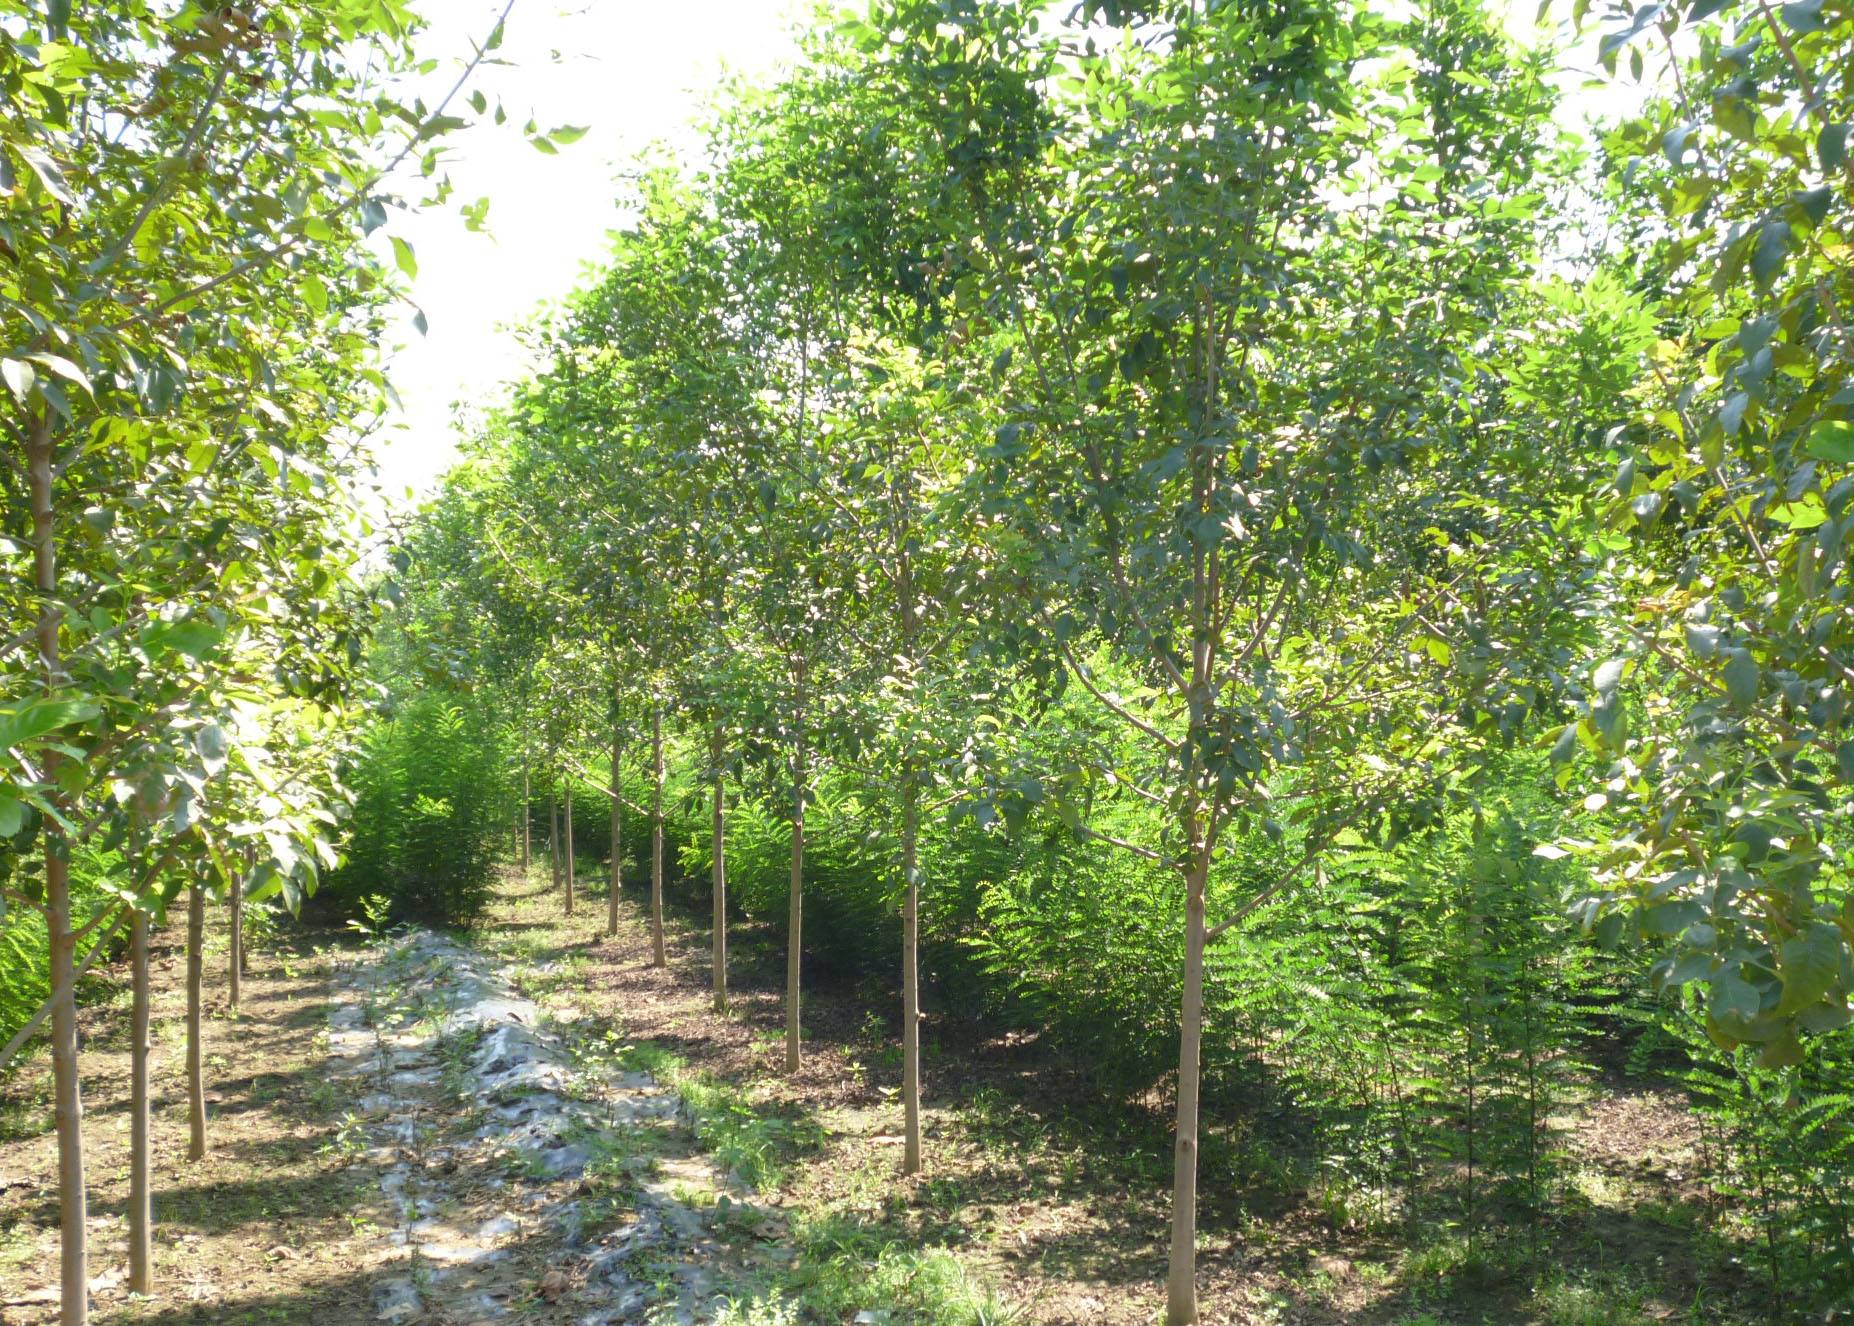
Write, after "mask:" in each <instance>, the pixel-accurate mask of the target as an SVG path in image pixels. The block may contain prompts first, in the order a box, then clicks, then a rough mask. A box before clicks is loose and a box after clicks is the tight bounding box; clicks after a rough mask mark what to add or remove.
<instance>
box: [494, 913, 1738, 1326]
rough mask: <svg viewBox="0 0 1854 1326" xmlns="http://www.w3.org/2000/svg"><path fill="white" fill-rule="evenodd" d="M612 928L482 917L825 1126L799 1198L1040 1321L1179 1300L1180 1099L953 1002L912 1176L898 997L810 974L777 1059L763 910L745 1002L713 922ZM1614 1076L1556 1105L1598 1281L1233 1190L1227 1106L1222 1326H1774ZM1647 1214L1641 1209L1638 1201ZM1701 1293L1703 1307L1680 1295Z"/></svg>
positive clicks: (644, 1031)
mask: <svg viewBox="0 0 1854 1326" xmlns="http://www.w3.org/2000/svg"><path fill="white" fill-rule="evenodd" d="M625 902H626V905H625V907H624V908H623V910H622V914H621V922H620V928H619V933H618V934H617V936H616V937H613V938H607V937H605V936H604V934H603V927H604V918H605V911H604V907H603V905H602V900H594V899H589V900H587V903H586V905H582V907H581V908H580V911H579V915H578V916H576V917H574V918H571V919H569V918H566V917H565V916H563V915H562V914H561V906H560V900H559V897H558V895H555V894H552V893H550V892H548V891H547V890H545V889H543V888H541V887H540V886H539V885H538V884H537V885H535V886H531V887H529V888H526V889H521V890H514V889H510V890H505V891H504V893H503V894H502V896H501V897H500V898H499V900H498V902H497V904H496V907H495V909H494V912H493V914H492V916H491V917H490V918H489V919H488V920H487V921H486V922H485V923H484V928H485V930H486V931H487V932H488V933H489V934H490V935H491V936H492V937H493V939H494V941H495V942H497V943H500V944H503V945H511V944H512V945H514V946H516V947H517V948H518V949H521V950H523V951H525V952H527V953H529V954H530V955H532V956H533V957H534V958H535V959H536V960H543V961H550V962H554V963H556V964H559V965H560V966H561V968H562V974H561V980H562V981H563V982H570V984H571V986H572V988H573V989H574V990H575V992H576V993H575V994H574V995H573V996H572V997H573V998H574V1000H575V1001H576V1002H577V1003H579V1004H580V1005H582V1006H583V1007H585V1008H586V1009H587V1011H588V1012H590V1013H592V1014H594V1015H595V1016H596V1017H600V1018H604V1019H606V1020H608V1021H610V1022H611V1023H612V1024H613V1025H614V1026H616V1027H618V1028H619V1029H620V1030H621V1031H622V1033H623V1035H624V1036H625V1038H627V1039H629V1040H632V1041H640V1042H649V1043H652V1044H655V1045H658V1046H661V1047H664V1048H667V1049H670V1050H672V1051H674V1052H675V1053H676V1054H678V1055H680V1056H682V1057H683V1058H685V1059H686V1060H688V1061H689V1062H690V1063H691V1065H693V1066H695V1067H697V1068H701V1069H705V1070H707V1071H710V1072H713V1073H715V1074H717V1075H719V1076H721V1077H723V1078H725V1079H727V1080H729V1081H732V1082H735V1083H738V1084H741V1085H742V1086H743V1087H745V1088H747V1089H748V1090H749V1092H750V1093H751V1095H752V1098H753V1099H754V1101H755V1104H756V1106H757V1107H759V1108H760V1109H762V1110H764V1111H767V1112H769V1113H773V1114H777V1115H780V1116H783V1117H785V1118H787V1119H789V1120H791V1121H792V1122H793V1124H794V1126H795V1128H794V1131H795V1135H798V1136H805V1137H809V1138H811V1139H812V1146H811V1148H810V1149H809V1151H808V1153H807V1154H806V1155H805V1156H804V1158H803V1160H802V1163H799V1164H796V1165H794V1166H793V1167H792V1173H791V1177H790V1178H789V1179H788V1181H787V1183H786V1184H785V1188H784V1192H783V1193H782V1197H783V1200H784V1201H785V1202H786V1203H787V1204H788V1205H790V1206H792V1207H794V1208H798V1209H809V1210H813V1211H828V1212H830V1213H833V1214H841V1215H844V1216H847V1217H849V1218H851V1219H854V1220H856V1221H859V1222H862V1223H865V1224H867V1225H869V1226H871V1227H874V1228H878V1229H881V1230H883V1231H885V1232H887V1233H889V1234H891V1235H892V1236H893V1237H895V1238H897V1239H899V1240H901V1241H904V1242H906V1243H909V1244H911V1245H915V1246H929V1245H931V1246H943V1247H946V1248H948V1249H951V1250H952V1251H954V1252H956V1253H957V1254H958V1255H959V1256H960V1258H961V1260H962V1261H963V1262H964V1263H965V1264H966V1265H967V1266H968V1267H969V1268H971V1269H972V1270H973V1271H974V1272H975V1273H976V1274H977V1275H979V1276H980V1277H982V1278H984V1279H986V1280H988V1281H989V1282H990V1283H991V1284H992V1285H993V1286H994V1287H995V1288H996V1289H997V1290H998V1291H999V1294H1000V1296H1001V1297H1002V1299H1003V1300H1004V1301H1005V1302H1006V1303H1007V1304H1008V1305H1009V1306H1010V1307H1011V1308H1013V1309H1014V1310H1015V1311H1016V1313H1017V1314H1018V1316H1019V1318H1020V1319H1021V1320H1023V1321H1025V1322H1034V1323H1045V1324H1047V1326H1149V1324H1150V1323H1152V1322H1154V1321H1156V1320H1157V1319H1158V1318H1159V1317H1160V1315H1161V1313H1162V1309H1163V1294H1162V1284H1163V1280H1164V1275H1165V1269H1166V1252H1167V1240H1168V1235H1169V1226H1168V1220H1169V1213H1170V1184H1171V1164H1170V1131H1169V1130H1170V1119H1169V1113H1168V1110H1169V1106H1168V1102H1165V1101H1161V1100H1153V1101H1149V1102H1144V1103H1142V1104H1138V1105H1131V1106H1125V1107H1111V1108H1109V1107H1102V1106H1098V1105H1093V1104H1090V1103H1089V1102H1090V1099H1091V1096H1090V1092H1089V1091H1088V1089H1087V1087H1086V1086H1085V1085H1084V1083H1083V1082H1082V1080H1081V1077H1080V1075H1079V1074H1078V1073H1077V1072H1076V1071H1075V1066H1074V1065H1071V1064H1069V1063H1067V1062H1065V1061H1064V1060H1063V1059H1062V1058H1061V1057H1060V1056H1057V1055H1053V1054H1051V1053H1050V1052H1049V1051H1048V1050H1047V1049H1046V1048H1044V1047H1041V1046H1039V1045H1038V1044H1037V1043H1036V1042H1035V1041H1034V1040H1033V1039H1031V1038H1028V1037H1026V1036H1023V1035H1021V1034H996V1033H995V1032H986V1031H984V1030H983V1029H981V1028H980V1027H978V1026H976V1025H974V1024H972V1023H967V1022H962V1021H960V1020H958V1019H947V1018H938V1019H930V1020H929V1021H928V1023H927V1026H926V1028H925V1030H924V1033H923V1070H922V1071H923V1079H924V1083H925V1087H924V1094H925V1101H924V1111H925V1112H924V1120H923V1130H924V1137H925V1146H926V1151H927V1158H926V1170H925V1173H924V1174H922V1175H921V1176H919V1177H918V1178H916V1179H913V1180H906V1179H903V1178H902V1177H901V1176H900V1174H899V1167H900V1158H901V1137H900V1132H901V1126H902V1118H901V1105H900V1100H899V1095H898V1091H899V1087H900V1056H899V1053H898V1051H896V1050H895V1049H894V1048H893V1047H894V1042H895V1039H896V1037H897V1035H898V1026H897V1025H896V1024H895V1023H894V1022H893V1020H892V1019H884V1018H882V1017H880V1016H872V1015H871V1014H870V1012H869V1009H870V1007H871V1006H872V996H873V999H874V1002H876V1003H877V1004H879V1005H882V1006H885V1005H886V1004H887V1003H889V1002H898V1000H893V999H891V998H888V997H887V996H889V995H892V991H889V992H883V991H871V990H867V989H860V988H856V987H855V986H854V985H852V984H846V983H842V982H839V983H835V984H833V983H830V982H828V981H820V982H816V983H814V985H815V988H812V989H810V990H809V991H808V993H807V997H806V1003H805V1008H804V1024H805V1035H806V1041H805V1060H804V1067H803V1070H802V1071H801V1072H800V1073H799V1074H798V1075H797V1076H796V1077H792V1078H788V1077H787V1076H786V1075H785V1073H784V1042H783V1027H784V1005H783V990H784V954H783V949H782V946H781V944H780V943H779V942H778V941H777V939H776V937H775V936H773V935H772V934H770V933H768V932H767V931H766V930H765V929H764V928H763V927H755V926H753V925H751V924H741V925H738V926H736V927H735V928H734V929H733V930H732V933H731V935H730V954H731V964H730V967H731V970H730V976H729V982H730V994H731V1006H730V1009H729V1011H728V1012H727V1013H726V1014H725V1015H719V1014H716V1013H715V1012H713V1011H712V1008H711V994H712V990H711V983H710V982H711V977H710V969H709V953H708V933H707V927H706V925H704V924H703V923H702V922H703V920H705V918H703V917H698V916H693V915H690V914H688V913H679V912H678V911H676V910H675V909H674V908H672V909H671V912H670V914H669V917H668V926H667V930H668V941H669V942H668V948H669V963H668V966H667V968H664V969H658V968H655V967H653V966H652V965H651V961H650V959H651V949H650V940H649V929H648V925H647V917H646V912H645V909H644V902H643V899H642V898H641V896H639V895H637V894H632V893H627V895H626V898H625ZM1616 1091H1617V1088H1616V1085H1615V1084H1611V1083H1606V1084H1605V1085H1604V1092H1605V1094H1603V1095H1601V1096H1597V1097H1594V1098H1593V1100H1592V1103H1591V1105H1590V1106H1588V1107H1580V1109H1579V1110H1578V1112H1577V1113H1576V1115H1575V1116H1574V1117H1572V1118H1569V1119H1567V1120H1565V1123H1566V1125H1567V1133H1568V1134H1569V1135H1570V1136H1571V1137H1572V1138H1573V1139H1575V1140H1574V1145H1573V1154H1572V1155H1571V1156H1570V1157H1569V1158H1568V1160H1569V1164H1568V1166H1567V1175H1568V1178H1567V1184H1568V1191H1567V1192H1566V1193H1565V1194H1564V1195H1563V1198H1562V1200H1561V1201H1560V1203H1559V1207H1560V1212H1561V1214H1560V1215H1559V1216H1558V1217H1557V1218H1556V1223H1555V1224H1554V1226H1553V1228H1552V1229H1551V1230H1550V1232H1549V1235H1548V1239H1547V1241H1549V1242H1550V1243H1551V1244H1552V1245H1554V1246H1556V1247H1559V1248H1564V1247H1572V1248H1582V1249H1584V1250H1587V1251H1589V1252H1590V1254H1591V1259H1592V1260H1591V1264H1592V1265H1593V1266H1600V1267H1602V1268H1603V1269H1602V1270H1601V1272H1600V1273H1597V1274H1593V1275H1592V1276H1590V1277H1588V1279H1587V1282H1582V1283H1580V1282H1577V1281H1575V1280H1573V1281H1566V1280H1565V1279H1564V1277H1562V1275H1556V1274H1554V1280H1553V1284H1552V1285H1550V1286H1545V1285H1544V1283H1543V1281H1544V1277H1543V1276H1540V1277H1539V1278H1538V1279H1535V1280H1532V1281H1528V1280H1527V1279H1525V1278H1523V1277H1514V1276H1510V1275H1506V1274H1504V1273H1500V1274H1484V1273H1483V1274H1480V1275H1479V1276H1477V1274H1476V1272H1475V1268H1474V1266H1473V1265H1472V1259H1471V1258H1470V1259H1469V1261H1470V1264H1469V1265H1468V1266H1466V1267H1465V1268H1464V1267H1462V1266H1460V1265H1457V1262H1458V1261H1459V1260H1460V1258H1459V1255H1458V1252H1456V1253H1453V1254H1452V1255H1451V1256H1450V1257H1440V1258H1438V1257H1435V1256H1429V1257H1417V1256H1412V1255H1411V1250H1410V1249H1409V1248H1408V1247H1406V1246H1404V1241H1403V1240H1400V1239H1398V1238H1395V1237H1393V1236H1392V1235H1393V1234H1394V1233H1396V1232H1399V1231H1391V1232H1386V1233H1379V1234H1376V1235H1372V1234H1366V1233H1362V1232H1359V1231H1357V1230H1355V1229H1348V1228H1335V1227H1334V1224H1333V1222H1332V1220H1331V1219H1330V1216H1329V1214H1328V1213H1326V1212H1322V1211H1320V1210H1318V1209H1315V1207H1314V1205H1313V1204H1312V1203H1311V1202H1309V1201H1308V1200H1307V1199H1306V1197H1305V1195H1304V1194H1302V1193H1289V1192H1279V1191H1271V1190H1269V1188H1268V1185H1267V1184H1266V1183H1257V1182H1254V1181H1251V1182H1247V1183H1242V1184H1239V1183H1238V1182H1236V1181H1234V1180H1233V1178H1232V1176H1231V1174H1230V1173H1229V1172H1227V1171H1224V1170H1219V1169H1218V1168H1217V1167H1216V1166H1214V1165H1213V1164H1211V1162H1210V1160H1209V1159H1208V1157H1209V1156H1211V1155H1212V1154H1213V1153H1215V1154H1219V1155H1223V1156H1229V1155H1233V1154H1238V1153H1243V1152H1246V1153H1250V1154H1253V1153H1255V1152H1258V1151H1259V1152H1262V1153H1264V1155H1265V1153H1266V1151H1267V1149H1268V1147H1269V1146H1270V1145H1271V1144H1272V1142H1271V1139H1270V1136H1269V1134H1268V1131H1267V1129H1266V1127H1265V1126H1258V1124H1257V1122H1256V1121H1255V1120H1253V1119H1235V1120H1214V1121H1211V1123H1210V1124H1209V1126H1208V1132H1209V1135H1208V1136H1207V1137H1206V1141H1205V1153H1206V1156H1207V1160H1206V1163H1205V1167H1204V1170H1203V1173H1202V1176H1201V1191H1202V1207H1201V1218H1200V1231H1199V1244H1198V1246H1199V1259H1198V1268H1199V1273H1198V1284H1199V1295H1200V1305H1201V1308H1202V1311H1203V1314H1204V1321H1205V1322H1206V1323H1214V1324H1215V1326H1250V1324H1255V1326H1261V1324H1263V1323H1308V1324H1309V1326H1326V1324H1329V1323H1356V1324H1358V1326H1434V1324H1438V1323H1443V1322H1450V1323H1453V1322H1461V1323H1483V1322H1484V1323H1521V1322H1536V1323H1542V1324H1548V1326H1558V1323H1566V1326H1586V1323H1588V1324H1590V1326H1597V1324H1599V1323H1608V1322H1615V1323H1631V1322H1652V1321H1658V1320H1663V1319H1668V1318H1671V1317H1673V1316H1675V1315H1676V1314H1679V1315H1680V1316H1681V1319H1682V1320H1692V1321H1716V1322H1721V1323H1725V1322H1731V1323H1736V1322H1740V1321H1758V1320H1761V1319H1762V1318H1760V1316H1759V1315H1758V1310H1757V1307H1756V1305H1755V1301H1754V1300H1753V1299H1752V1298H1751V1297H1750V1296H1749V1294H1748V1291H1746V1290H1745V1289H1744V1287H1743V1286H1742V1285H1740V1284H1739V1283H1738V1279H1737V1277H1736V1276H1735V1274H1734V1273H1733V1272H1732V1271H1731V1270H1730V1268H1725V1269H1724V1270H1723V1271H1720V1269H1719V1268H1716V1267H1712V1266H1710V1265H1704V1264H1702V1259H1701V1257H1700V1255H1699V1253H1698V1252H1697V1250H1696V1246H1695V1245H1696V1238H1695V1221H1696V1220H1697V1217H1698V1209H1699V1203H1700V1198H1699V1196H1698V1189H1697V1187H1696V1185H1695V1184H1694V1182H1693V1179H1694V1170H1695V1163H1694V1153H1695V1149H1696V1147H1697V1144H1698V1134H1697V1129H1696V1127H1695V1125H1694V1124H1693V1121H1692V1119H1691V1116H1690V1114H1688V1113H1687V1112H1686V1111H1685V1109H1684V1107H1683V1106H1682V1104H1681V1102H1680V1101H1679V1100H1678V1099H1677V1098H1675V1097H1674V1096H1673V1095H1671V1094H1670V1093H1656V1092H1652V1091H1635V1092H1624V1093H1621V1094H1609V1093H1614V1092H1616ZM1643 1212H1646V1214H1645V1215H1644V1214H1643ZM1700 1301H1703V1302H1705V1303H1707V1304H1708V1305H1710V1306H1709V1308H1708V1309H1707V1310H1706V1311H1704V1312H1702V1313H1701V1314H1700V1315H1698V1316H1691V1315H1690V1313H1689V1312H1688V1308H1689V1305H1691V1304H1693V1303H1695V1302H1700Z"/></svg>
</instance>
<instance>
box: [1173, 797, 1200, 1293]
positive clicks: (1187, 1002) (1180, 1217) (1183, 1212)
mask: <svg viewBox="0 0 1854 1326" xmlns="http://www.w3.org/2000/svg"><path fill="white" fill-rule="evenodd" d="M1194 827H1195V826H1194ZM1209 877H1210V850H1209V848H1208V847H1206V846H1204V845H1203V844H1202V843H1196V844H1194V845H1193V847H1192V854H1191V871H1190V874H1189V876H1188V877H1187V878H1186V882H1185V963H1184V998H1183V1001H1182V1006H1181V1008H1180V1010H1179V1032H1180V1035H1179V1038H1178V1121H1177V1130H1176V1147H1177V1153H1176V1158H1175V1163H1174V1170H1173V1176H1172V1254H1171V1273H1170V1277H1169V1278H1168V1279H1167V1281H1166V1285H1165V1322H1166V1326H1188V1323H1191V1322H1195V1321H1196V1320H1197V1319H1198V1317H1197V1152H1198V1144H1197V1131H1198V1092H1199V1086H1200V1072H1201V1067H1202V1064H1201V1060H1202V1042H1203V1031H1204V890H1205V887H1206V885H1207V883H1208V880H1209Z"/></svg>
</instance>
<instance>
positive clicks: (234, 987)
mask: <svg viewBox="0 0 1854 1326" xmlns="http://www.w3.org/2000/svg"><path fill="white" fill-rule="evenodd" d="M229 975H230V977H231V979H230V981H229V983H228V984H229V987H230V988H229V991H228V993H229V994H230V996H231V1001H232V1011H233V1012H234V1013H236V1012H237V1011H238V996H239V994H240V993H241V987H242V985H243V982H244V975H245V891H244V889H243V888H242V887H241V886H240V885H239V883H238V882H237V881H233V884H232V952H231V962H230V970H229Z"/></svg>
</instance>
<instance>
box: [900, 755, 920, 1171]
mask: <svg viewBox="0 0 1854 1326" xmlns="http://www.w3.org/2000/svg"><path fill="white" fill-rule="evenodd" d="M918 796H919V792H918V789H917V788H916V787H915V785H914V779H913V778H912V777H911V776H910V777H909V778H908V780H907V782H906V784H905V785H904V786H903V788H902V792H901V871H902V875H903V877H904V883H905V886H906V889H907V893H906V896H905V898H904V900H903V902H902V906H901V1107H902V1111H903V1114H904V1115H905V1126H904V1129H903V1133H904V1139H903V1141H904V1144H903V1148H902V1149H903V1155H902V1163H901V1169H902V1173H904V1174H918V1173H920V1171H921V971H920V916H921V872H920V864H919V861H918V859H917V857H918V851H919V848H918V837H919V832H920V808H919V806H918V805H917V804H916V802H917V800H918Z"/></svg>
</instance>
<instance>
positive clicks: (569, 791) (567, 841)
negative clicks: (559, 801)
mask: <svg viewBox="0 0 1854 1326" xmlns="http://www.w3.org/2000/svg"><path fill="white" fill-rule="evenodd" d="M560 851H561V853H562V854H563V856H564V857H565V860H566V914H567V915H568V916H571V915H572V914H573V856H574V852H573V784H572V782H571V780H569V781H568V783H567V785H566V836H565V837H563V838H562V839H561V840H560Z"/></svg>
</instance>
